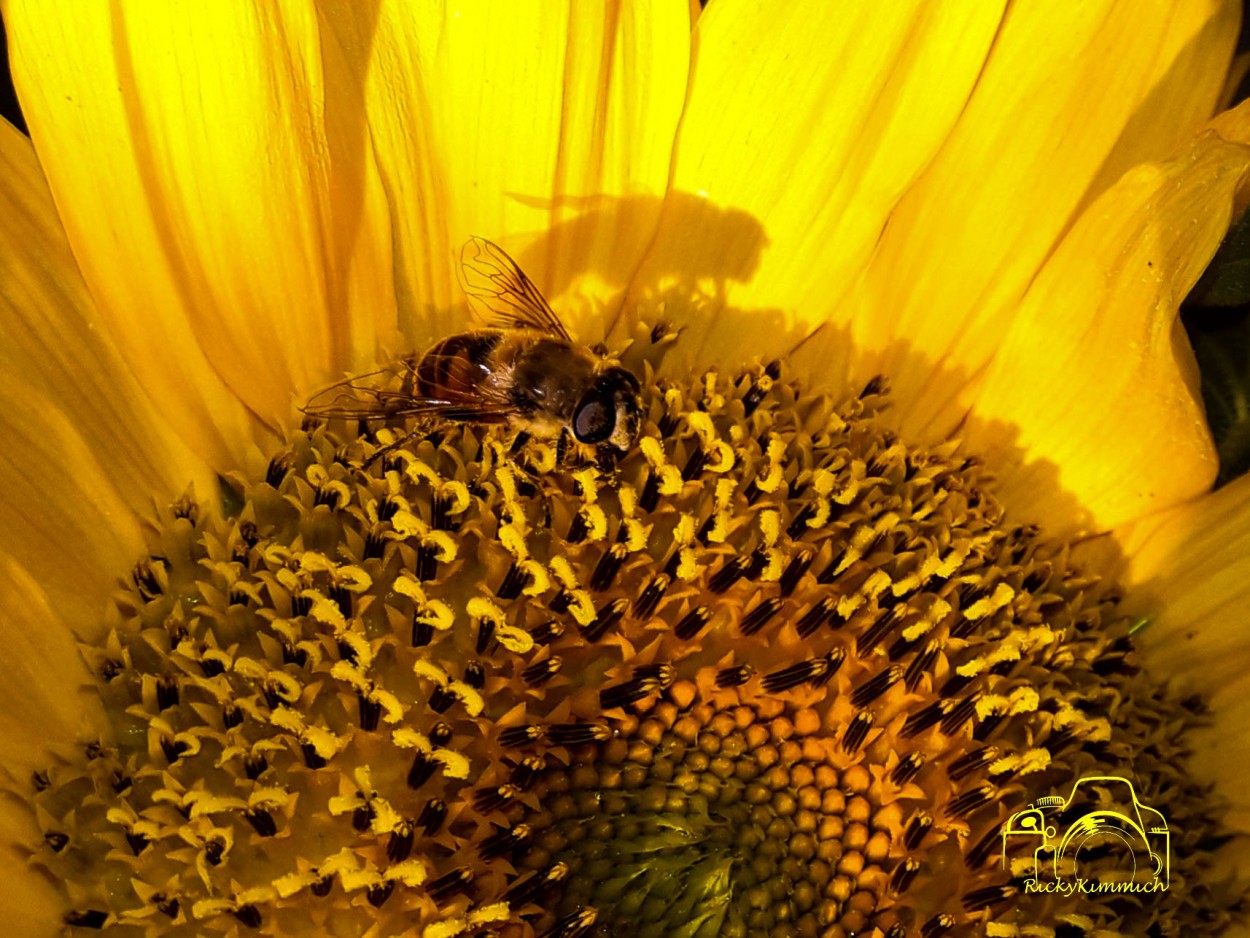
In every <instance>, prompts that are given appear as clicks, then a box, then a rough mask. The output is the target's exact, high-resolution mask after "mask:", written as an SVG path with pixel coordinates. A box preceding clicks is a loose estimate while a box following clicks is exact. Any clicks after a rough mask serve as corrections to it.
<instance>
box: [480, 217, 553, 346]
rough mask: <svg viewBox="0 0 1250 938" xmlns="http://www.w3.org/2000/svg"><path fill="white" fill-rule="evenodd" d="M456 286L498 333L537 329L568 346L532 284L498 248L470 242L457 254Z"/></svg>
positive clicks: (483, 239)
mask: <svg viewBox="0 0 1250 938" xmlns="http://www.w3.org/2000/svg"><path fill="white" fill-rule="evenodd" d="M460 285H461V287H463V289H464V292H465V295H466V296H467V297H468V298H469V305H470V306H472V307H473V309H474V312H476V313H477V314H478V315H480V316H482V317H483V318H485V319H486V320H488V321H489V322H490V324H491V325H493V326H497V327H499V328H502V329H537V330H538V331H540V332H545V333H548V334H549V335H555V336H559V337H560V338H561V339H564V340H565V341H566V342H572V341H573V337H572V336H570V335H569V332H568V330H567V329H565V328H564V324H563V323H562V322H560V319H559V317H558V316H556V314H555V311H554V310H552V308H551V307H550V306H549V305H547V301H546V300H545V299H543V295H542V293H540V292H539V290H538V287H536V286H534V282H533V281H532V280H530V278H529V277H527V276H525V274H524V273H522V272H521V268H519V267H517V265H516V262H515V261H513V260H512V258H510V257H509V256H508V255H507V253H505V251H504V250H503V248H501V247H500V246H499V245H497V244H495V243H493V242H491V241H487V240H486V239H485V238H471V239H469V241H468V242H467V243H466V244H465V246H464V248H463V249H462V250H461V252H460Z"/></svg>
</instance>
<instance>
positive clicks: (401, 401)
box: [300, 355, 516, 423]
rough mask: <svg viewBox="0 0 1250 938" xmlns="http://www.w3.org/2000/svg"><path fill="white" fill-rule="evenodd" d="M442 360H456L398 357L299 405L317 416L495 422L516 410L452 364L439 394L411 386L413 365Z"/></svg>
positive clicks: (450, 360)
mask: <svg viewBox="0 0 1250 938" xmlns="http://www.w3.org/2000/svg"><path fill="white" fill-rule="evenodd" d="M442 359H446V360H447V362H448V364H449V365H457V364H459V362H458V361H457V359H456V357H455V356H430V355H427V356H425V358H424V359H422V360H421V363H420V365H419V366H418V365H417V364H414V362H413V361H412V360H411V359H402V360H400V361H398V362H395V363H393V364H391V365H388V366H387V367H386V368H380V369H378V370H377V371H371V372H369V373H367V374H363V375H357V376H355V377H351V378H344V379H343V380H342V381H337V382H335V383H334V384H332V385H330V386H329V387H327V388H325V389H323V390H321V391H318V392H317V393H316V394H314V395H313V396H312V398H311V399H310V400H309V401H308V403H307V404H305V405H304V406H303V407H301V408H300V410H301V411H303V412H304V413H305V414H307V415H308V416H310V417H317V418H320V419H322V420H387V419H397V418H400V417H422V416H424V417H441V418H444V419H447V420H467V421H476V422H479V423H499V422H503V421H505V420H507V419H508V418H509V417H510V416H511V415H512V414H513V413H515V412H516V407H515V405H513V404H511V402H509V401H507V400H505V399H504V398H503V397H502V396H500V395H498V394H495V393H492V391H493V387H492V386H489V385H486V384H484V383H482V382H480V381H479V382H478V383H477V384H474V383H473V381H472V380H471V377H470V376H468V375H464V374H460V373H458V372H457V371H456V370H455V369H454V368H453V369H452V370H450V371H448V372H447V373H446V374H445V375H444V380H443V381H442V382H441V384H440V392H439V393H440V396H438V397H433V396H429V395H424V394H421V393H419V392H418V391H417V368H418V367H436V365H435V364H434V363H435V362H437V361H439V360H442Z"/></svg>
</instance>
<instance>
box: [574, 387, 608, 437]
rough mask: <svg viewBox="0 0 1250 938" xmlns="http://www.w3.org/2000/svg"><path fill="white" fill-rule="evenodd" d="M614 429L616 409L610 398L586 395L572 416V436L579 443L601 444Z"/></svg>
mask: <svg viewBox="0 0 1250 938" xmlns="http://www.w3.org/2000/svg"><path fill="white" fill-rule="evenodd" d="M615 427H616V408H615V407H614V406H613V404H612V399H611V397H608V396H604V395H601V394H598V393H591V394H587V395H586V396H585V397H583V398H582V400H581V403H579V404H578V405H577V412H576V413H575V414H574V415H573V436H575V437H577V442H579V443H602V442H603V441H604V440H606V439H607V438H608V437H610V436H611V435H612V431H613V429H615Z"/></svg>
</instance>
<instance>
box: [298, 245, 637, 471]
mask: <svg viewBox="0 0 1250 938" xmlns="http://www.w3.org/2000/svg"><path fill="white" fill-rule="evenodd" d="M460 280H461V286H462V287H463V289H464V292H465V295H466V296H467V297H468V300H469V305H470V306H471V307H472V308H473V309H474V311H475V312H476V313H477V314H478V315H479V317H482V318H485V319H486V320H487V323H488V325H487V327H486V328H480V329H473V330H470V331H468V332H460V333H457V334H455V335H451V336H448V337H447V338H445V339H442V340H441V341H439V342H437V343H436V344H435V345H434V346H433V347H431V348H430V349H429V350H428V351H426V352H425V353H424V354H423V355H420V356H417V355H409V356H406V357H404V358H402V359H400V360H399V361H397V362H395V363H393V364H391V365H390V366H388V367H386V368H383V369H381V370H380V371H376V372H372V373H371V374H367V375H362V376H360V377H357V378H349V379H346V380H344V381H340V382H338V383H337V384H333V385H331V386H330V387H328V388H326V389H325V390H323V391H320V392H318V393H317V394H316V395H314V396H313V398H312V399H311V400H310V401H309V402H308V403H307V404H306V405H305V406H304V407H302V408H301V410H302V411H303V412H304V413H305V414H307V415H308V416H310V417H318V418H324V419H336V418H337V419H348V420H352V419H362V420H364V419H374V418H382V419H398V418H402V417H431V418H436V419H443V420H454V421H462V422H465V423H475V424H505V425H507V426H508V427H509V428H511V429H514V430H517V431H520V432H521V433H524V434H526V435H528V436H529V437H533V438H536V439H543V440H550V439H558V440H559V441H560V443H564V442H565V441H566V439H567V437H568V436H571V437H572V438H573V439H574V440H576V441H577V442H578V443H582V444H585V445H587V446H591V447H594V448H596V451H597V452H598V453H599V454H600V456H601V457H603V458H607V457H610V456H611V455H612V454H613V451H615V453H617V454H621V455H624V454H625V453H628V452H629V450H630V449H631V448H632V447H633V445H634V443H635V441H636V440H637V439H638V433H639V429H640V423H641V413H642V407H641V401H640V395H641V386H640V385H639V383H638V379H637V378H636V377H635V376H634V374H633V373H632V372H630V371H629V370H627V369H626V368H623V367H621V365H619V364H618V363H616V362H615V361H614V360H612V359H609V358H606V357H604V356H602V355H599V354H596V353H595V352H594V351H592V350H591V349H589V348H588V347H586V346H585V345H582V344H580V343H578V342H575V341H574V340H573V337H572V336H570V335H569V332H568V330H567V329H565V328H564V324H563V323H561V322H560V319H559V317H558V316H557V315H556V314H555V312H554V311H553V310H552V308H551V306H550V305H549V304H548V303H547V301H546V299H544V297H543V295H542V293H541V292H539V290H538V288H537V287H536V286H535V285H534V283H533V281H531V280H530V279H529V277H527V276H526V275H525V274H524V273H523V272H522V271H521V269H520V268H519V267H518V266H517V265H516V262H515V261H513V260H512V258H511V257H509V256H508V255H507V254H506V253H505V252H504V250H503V249H502V248H500V247H499V246H498V245H497V244H494V243H492V242H490V241H487V240H486V239H485V238H473V239H471V240H470V241H469V242H468V243H467V244H465V246H464V248H463V250H462V251H461V254H460ZM415 436H416V433H412V434H409V435H408V436H406V437H404V438H403V439H401V440H399V441H398V442H396V443H394V444H392V445H391V446H388V447H386V448H385V449H383V450H379V451H378V452H377V453H375V454H374V455H373V456H372V457H370V459H369V461H368V462H367V463H366V464H365V465H366V466H367V465H368V464H369V463H372V462H373V461H374V460H376V459H377V458H378V457H379V456H381V455H383V454H384V453H385V452H388V451H390V450H391V449H393V448H395V447H398V446H400V445H402V444H403V443H405V442H407V441H408V440H409V439H412V438H413V437H415Z"/></svg>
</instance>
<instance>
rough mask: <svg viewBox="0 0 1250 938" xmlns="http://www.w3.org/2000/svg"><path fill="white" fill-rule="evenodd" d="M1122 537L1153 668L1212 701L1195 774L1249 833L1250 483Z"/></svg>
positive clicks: (1245, 479)
mask: <svg viewBox="0 0 1250 938" xmlns="http://www.w3.org/2000/svg"><path fill="white" fill-rule="evenodd" d="M1116 533H1117V541H1118V542H1119V544H1120V545H1121V547H1122V549H1123V551H1124V553H1125V554H1126V555H1127V557H1128V558H1129V561H1128V569H1127V573H1126V575H1125V577H1124V579H1125V581H1126V585H1127V586H1128V587H1129V589H1128V592H1127V596H1128V600H1129V602H1131V603H1132V607H1131V611H1132V612H1133V613H1134V614H1137V615H1140V616H1142V617H1143V618H1147V619H1148V620H1149V621H1148V624H1147V625H1146V627H1145V628H1143V629H1141V630H1140V631H1139V632H1138V636H1139V638H1140V639H1141V642H1142V645H1143V651H1144V653H1145V655H1146V661H1147V663H1148V664H1149V665H1150V666H1151V667H1152V668H1153V669H1155V670H1157V671H1158V673H1159V674H1161V675H1167V676H1168V678H1169V679H1170V680H1173V681H1175V682H1176V685H1177V687H1178V689H1179V690H1181V691H1182V692H1195V691H1199V692H1201V693H1202V694H1203V695H1204V696H1205V697H1206V700H1207V703H1208V705H1209V706H1210V708H1211V715H1212V726H1211V728H1210V729H1209V730H1205V731H1204V737H1203V739H1202V741H1201V744H1198V745H1196V746H1195V749H1196V751H1195V769H1196V770H1198V771H1200V772H1201V773H1202V775H1203V776H1204V777H1206V778H1213V779H1215V780H1217V782H1218V785H1219V788H1220V790H1222V791H1223V792H1224V793H1226V794H1233V795H1236V796H1237V804H1236V805H1235V810H1234V812H1233V815H1232V821H1233V823H1235V824H1236V826H1237V828H1238V829H1239V830H1241V831H1243V832H1246V833H1250V796H1247V795H1246V794H1245V792H1246V786H1245V780H1246V776H1247V773H1250V706H1248V704H1250V623H1248V620H1247V617H1246V610H1247V609H1248V608H1250V476H1242V477H1240V478H1238V479H1237V480H1235V481H1234V482H1232V483H1231V484H1229V485H1227V486H1225V487H1224V488H1222V489H1220V490H1218V491H1216V492H1212V493H1210V494H1208V495H1206V496H1204V497H1202V498H1199V499H1196V500H1194V501H1191V502H1187V503H1185V504H1183V505H1179V506H1176V507H1174V508H1172V509H1171V510H1169V511H1165V512H1161V513H1159V514H1157V515H1154V516H1151V517H1149V518H1145V519H1143V520H1141V521H1138V522H1136V523H1134V524H1131V525H1127V526H1125V527H1124V528H1123V529H1121V530H1120V531H1118V532H1116Z"/></svg>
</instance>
